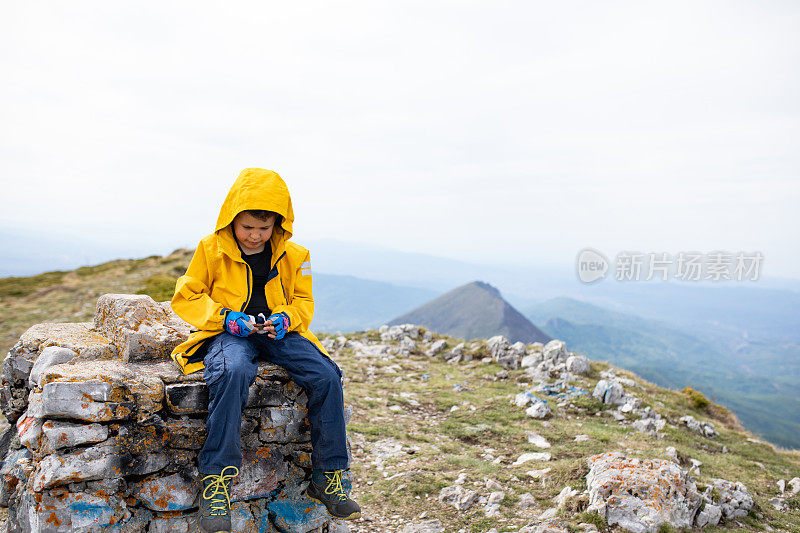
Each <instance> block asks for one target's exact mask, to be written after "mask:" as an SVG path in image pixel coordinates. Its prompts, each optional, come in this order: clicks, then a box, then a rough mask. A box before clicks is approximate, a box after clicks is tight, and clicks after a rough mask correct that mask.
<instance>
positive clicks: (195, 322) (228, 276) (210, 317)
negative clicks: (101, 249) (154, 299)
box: [172, 168, 330, 374]
mask: <svg viewBox="0 0 800 533" xmlns="http://www.w3.org/2000/svg"><path fill="white" fill-rule="evenodd" d="M249 209H264V210H267V211H274V212H275V213H278V214H280V215H281V216H282V217H283V220H282V222H281V224H280V227H277V226H276V227H275V229H274V230H273V231H272V236H271V237H270V246H271V248H272V265H271V267H272V268H271V269H270V273H269V275H268V276H267V284H266V286H265V287H264V292H265V295H266V297H267V305H268V306H269V309H270V311H271V312H272V313H286V314H287V315H288V316H289V322H290V324H289V331H296V332H297V333H299V334H300V335H302V336H303V337H305V338H306V339H308V340H310V341H311V342H312V343H314V344H315V345H316V346H317V348H319V350H320V352H322V353H323V354H324V355H326V356H328V353H327V352H326V351H325V349H324V348H323V347H322V345H321V344H320V342H319V340H318V339H317V338H316V337H315V336H314V334H313V333H311V332H310V331H309V329H308V326H309V325H310V324H311V318H312V317H313V316H314V298H313V296H312V294H311V259H310V256H309V253H308V250H306V249H305V248H303V247H302V246H299V245H297V244H295V243H293V242H289V239H290V238H291V237H292V222H294V212H293V211H292V199H291V198H290V197H289V190H288V189H287V188H286V184H285V183H284V181H283V179H281V177H280V176H279V175H278V174H276V173H275V172H272V171H271V170H264V169H260V168H247V169H244V170H243V171H242V172H241V174H239V177H238V178H237V179H236V181H235V182H234V184H233V187H231V190H230V191H229V192H228V196H227V198H225V201H224V202H223V204H222V209H220V212H219V218H217V226H216V228H215V230H214V233H212V234H211V235H208V236H206V237H204V238H203V239H202V240H201V241H200V244H198V245H197V250H195V252H194V256H193V257H192V261H191V263H189V268H188V269H187V270H186V274H185V275H183V276H181V277H180V278H178V282H177V283H176V285H175V296H173V297H172V309H173V310H175V312H176V313H177V314H178V316H180V317H181V318H182V319H184V320H185V321H186V322H188V323H189V324H191V325H192V326H193V330H192V332H191V334H190V335H189V338H188V339H187V340H186V341H185V342H183V343H181V344H180V345H179V346H177V347H176V348H175V349H174V350H173V351H172V358H173V359H174V360H175V362H176V363H178V366H180V368H181V370H182V371H183V373H184V374H191V373H192V372H197V371H198V370H202V369H203V356H204V354H205V349H203V345H204V343H205V341H207V340H208V339H210V338H212V337H214V336H215V335H218V334H220V333H222V332H223V331H224V330H225V326H224V324H223V319H224V316H225V312H226V311H227V310H233V311H244V310H245V308H247V304H248V303H249V301H250V296H251V291H252V287H253V274H252V272H251V271H250V266H249V265H248V264H247V263H245V261H244V259H242V254H241V252H240V251H239V247H238V246H237V245H236V237H235V236H234V233H233V227H232V225H231V222H233V219H234V218H235V217H236V215H237V214H239V213H240V212H242V211H245V210H249ZM328 357H330V356H328Z"/></svg>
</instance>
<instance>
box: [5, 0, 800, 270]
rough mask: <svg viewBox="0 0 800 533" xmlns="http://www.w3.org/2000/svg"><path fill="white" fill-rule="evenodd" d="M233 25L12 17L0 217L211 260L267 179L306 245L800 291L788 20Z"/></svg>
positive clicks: (257, 11)
mask: <svg viewBox="0 0 800 533" xmlns="http://www.w3.org/2000/svg"><path fill="white" fill-rule="evenodd" d="M219 6H220V5H219V4H208V3H202V2H200V3H198V2H191V3H189V2H183V3H180V2H177V3H172V2H170V3H161V4H158V5H155V4H150V5H143V4H141V3H135V2H115V3H113V4H108V3H103V2H72V3H68V4H63V3H58V4H56V3H25V4H15V5H13V6H11V7H9V8H7V10H6V11H7V13H6V14H5V16H4V17H3V20H2V21H0V66H2V68H3V72H4V73H6V75H7V82H4V83H3V84H2V85H0V98H2V101H3V102H4V103H5V105H4V106H3V108H2V109H1V110H0V117H2V122H0V124H2V126H0V179H2V185H3V189H4V194H3V201H2V214H0V220H1V221H3V222H5V223H6V224H7V225H9V226H11V225H14V226H16V225H18V224H20V223H22V222H26V223H29V224H31V225H32V227H38V226H41V225H45V226H46V225H47V224H51V223H53V222H55V223H57V224H58V225H59V226H63V227H65V228H68V229H71V230H74V231H81V232H84V233H87V234H92V235H97V238H103V236H104V235H111V234H113V235H116V236H120V238H123V239H124V238H126V237H125V236H126V235H128V236H129V238H131V239H133V240H142V239H146V238H152V239H153V240H154V241H156V242H157V243H159V244H158V248H159V249H163V248H165V247H167V248H168V247H169V246H171V245H174V246H181V245H189V246H193V245H194V242H195V241H196V240H197V238H199V237H200V236H202V235H204V234H205V233H207V232H208V231H210V230H211V228H212V227H213V224H214V221H215V220H216V214H217V210H218V208H219V205H220V203H221V201H222V199H223V198H224V195H225V192H226V191H227V188H228V187H229V185H230V183H231V182H232V181H233V179H234V178H235V176H236V174H237V173H238V171H239V170H241V168H243V167H246V166H266V167H267V168H273V169H275V170H277V171H278V172H280V173H281V174H282V175H283V176H284V177H285V178H286V180H287V182H288V183H289V185H290V189H291V190H292V193H293V198H294V203H295V207H296V213H297V217H298V221H297V224H296V230H297V235H298V239H299V240H302V238H303V237H306V238H339V239H346V240H354V241H362V242H381V243H384V244H387V245H389V246H393V247H396V248H400V249H404V250H409V251H420V252H427V253H439V254H444V255H447V256H451V257H458V258H462V259H474V258H475V256H476V255H484V256H485V257H483V258H482V259H484V260H487V261H492V260H493V259H494V258H496V259H497V261H498V262H501V261H506V260H509V259H513V260H514V261H516V262H525V261H545V260H546V261H547V262H558V261H563V262H570V263H571V261H572V260H573V259H574V254H575V253H576V251H577V250H578V249H580V248H582V247H584V246H593V247H595V248H598V249H601V250H605V251H607V253H609V254H613V253H615V252H616V251H618V250H620V249H629V248H639V249H646V250H653V251H660V250H663V251H668V252H677V251H680V250H687V249H699V250H705V251H709V250H712V249H719V248H728V249H731V250H739V249H741V250H761V251H763V252H764V253H765V256H766V257H767V263H766V266H769V267H770V268H773V269H774V270H773V271H772V272H770V273H771V274H773V275H789V276H794V277H796V276H797V274H796V272H797V271H798V267H800V244H798V242H800V240H798V239H797V229H796V228H798V227H800V215H798V214H797V213H798V211H797V209H796V205H797V203H798V201H800V186H799V185H798V183H799V182H800V180H798V170H800V160H799V158H800V156H798V154H800V150H799V149H798V148H800V146H798V145H799V144H800V131H798V130H800V126H799V125H800V122H799V121H798V101H797V98H796V95H797V94H798V92H800V91H798V89H800V87H798V85H800V83H799V82H800V77H799V76H798V74H797V71H796V68H794V67H795V64H796V60H795V59H796V57H797V53H798V49H799V48H800V46H798V45H800V43H799V42H798V37H797V32H796V28H797V27H798V22H800V20H798V19H800V13H799V12H798V7H797V6H796V5H794V4H792V3H772V4H763V3H756V2H742V1H738V2H729V1H728V2H670V3H655V2H603V3H598V2H562V3H552V2H536V3H531V2H493V3H487V2H403V3H396V2H394V3H388V2H387V3H383V2H344V3H341V2H338V3H324V2H304V3H302V4H291V5H269V4H266V3H227V4H225V7H224V8H222V7H219ZM32 212H35V213H37V215H36V216H35V217H32V216H31V214H32ZM42 212H44V213H45V216H44V217H43V216H42ZM766 266H765V268H766Z"/></svg>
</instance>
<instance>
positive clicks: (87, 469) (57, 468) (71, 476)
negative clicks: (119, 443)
mask: <svg viewBox="0 0 800 533" xmlns="http://www.w3.org/2000/svg"><path fill="white" fill-rule="evenodd" d="M121 471H122V461H121V458H120V456H119V455H118V454H117V453H116V450H115V449H114V447H113V446H110V445H108V444H98V445H97V446H93V447H91V448H86V449H84V450H80V451H78V452H75V453H71V454H67V455H61V454H52V455H48V456H47V457H45V458H44V459H42V460H41V461H39V464H38V467H37V469H36V472H35V473H34V475H33V490H35V491H36V492H41V491H42V490H44V489H46V488H48V487H54V486H58V485H66V484H68V483H75V482H78V481H89V480H95V479H103V478H105V477H114V476H115V475H116V476H118V475H119V474H120V473H121Z"/></svg>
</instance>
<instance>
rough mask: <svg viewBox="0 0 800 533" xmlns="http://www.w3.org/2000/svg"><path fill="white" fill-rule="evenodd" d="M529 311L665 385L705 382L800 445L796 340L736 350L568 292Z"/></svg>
mask: <svg viewBox="0 0 800 533" xmlns="http://www.w3.org/2000/svg"><path fill="white" fill-rule="evenodd" d="M527 316H528V317H529V318H531V320H535V321H538V323H540V324H543V325H542V329H543V330H544V331H545V332H546V333H548V334H549V335H551V336H553V337H555V338H559V339H562V340H565V341H566V342H567V343H568V344H569V345H570V346H572V347H574V348H575V349H576V350H579V351H583V352H586V353H590V354H592V356H593V357H594V358H596V359H601V360H607V361H609V362H611V363H613V364H615V365H619V366H622V367H624V368H627V369H630V370H632V371H634V372H636V373H637V374H639V375H641V376H643V377H645V378H647V379H650V380H652V381H653V382H655V383H658V384H659V385H662V386H666V387H675V388H683V387H686V386H692V387H697V388H700V389H702V390H703V391H705V392H706V393H707V394H708V395H709V396H711V397H712V398H714V399H715V400H717V401H719V402H721V403H723V404H725V405H726V406H728V407H729V408H730V409H732V410H733V411H734V412H736V414H737V415H738V416H739V417H740V418H741V420H742V421H743V422H744V423H745V425H746V426H747V427H748V428H750V429H751V430H752V431H754V432H756V433H758V434H760V435H762V436H763V437H764V438H766V439H768V440H770V441H771V442H774V443H776V444H778V445H781V446H786V447H793V448H800V366H798V365H800V361H798V360H797V358H796V357H792V354H793V353H795V352H794V351H793V348H792V346H791V345H789V346H783V345H780V344H778V345H774V346H772V347H770V346H766V345H765V346H761V351H760V352H759V354H753V352H752V350H750V349H745V351H744V352H738V353H732V352H731V350H730V349H729V348H728V347H727V346H725V345H722V344H721V343H720V342H714V341H711V340H707V339H705V338H700V337H698V336H696V335H694V334H690V333H687V332H685V331H683V330H679V329H677V328H676V327H675V326H670V325H667V324H665V323H663V322H659V321H655V320H649V319H645V318H641V317H637V316H633V315H627V314H624V313H618V312H614V311H610V310H608V309H604V308H602V307H598V306H595V305H592V304H589V303H586V302H580V301H577V300H572V299H569V298H555V299H552V300H548V301H546V302H543V303H541V304H538V305H536V306H533V307H531V308H529V309H528V310H527ZM743 349H744V348H743ZM747 365H749V367H751V368H749V367H748V366H747Z"/></svg>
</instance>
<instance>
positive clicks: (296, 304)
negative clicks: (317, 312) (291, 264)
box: [272, 252, 314, 331]
mask: <svg viewBox="0 0 800 533" xmlns="http://www.w3.org/2000/svg"><path fill="white" fill-rule="evenodd" d="M311 286H312V282H311V254H309V253H308V252H306V255H305V257H304V258H303V262H302V263H300V266H299V267H298V268H297V271H296V272H295V273H294V293H293V295H292V301H290V302H289V305H277V306H275V308H274V309H273V310H272V312H273V313H286V314H287V315H288V316H289V331H295V330H297V329H308V327H309V326H310V325H311V319H312V318H314V296H313V294H312V289H311Z"/></svg>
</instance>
